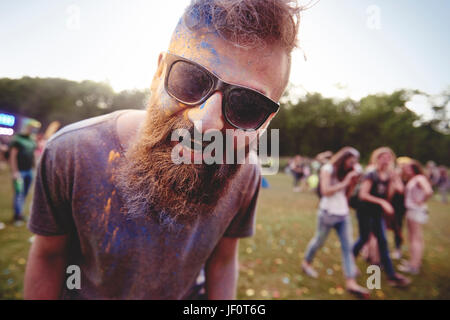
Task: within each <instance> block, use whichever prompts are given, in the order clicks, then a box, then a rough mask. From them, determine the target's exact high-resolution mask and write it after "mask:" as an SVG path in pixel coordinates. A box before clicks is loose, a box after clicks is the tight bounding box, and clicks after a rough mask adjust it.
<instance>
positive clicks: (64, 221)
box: [28, 145, 72, 236]
mask: <svg viewBox="0 0 450 320" xmlns="http://www.w3.org/2000/svg"><path fill="white" fill-rule="evenodd" d="M63 155H64V159H63ZM67 156H68V152H65V151H64V150H61V148H58V147H57V146H55V145H53V146H47V147H46V148H45V149H44V152H43V153H42V157H41V160H40V161H39V164H38V167H37V170H36V183H35V188H34V194H33V203H32V208H31V216H30V220H29V222H28V228H29V229H30V231H31V232H33V233H35V234H38V235H42V236H57V235H64V234H68V233H69V230H70V225H71V216H72V215H71V206H70V193H69V190H70V187H69V183H68V181H69V179H70V173H69V171H70V170H69V168H70V162H71V161H70V157H67Z"/></svg>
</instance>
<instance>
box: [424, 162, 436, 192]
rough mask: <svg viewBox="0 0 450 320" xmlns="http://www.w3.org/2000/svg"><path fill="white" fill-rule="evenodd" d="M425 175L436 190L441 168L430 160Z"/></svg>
mask: <svg viewBox="0 0 450 320" xmlns="http://www.w3.org/2000/svg"><path fill="white" fill-rule="evenodd" d="M424 174H425V176H426V177H427V178H428V181H430V183H431V186H432V187H433V188H435V187H436V185H437V183H438V181H439V168H438V167H437V166H436V163H435V162H434V161H431V160H430V161H428V162H427V164H426V168H425V170H424Z"/></svg>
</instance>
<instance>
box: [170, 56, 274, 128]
mask: <svg viewBox="0 0 450 320" xmlns="http://www.w3.org/2000/svg"><path fill="white" fill-rule="evenodd" d="M166 63H167V71H166V75H165V83H164V85H165V89H166V91H167V93H168V94H169V95H170V96H171V97H172V98H174V99H176V100H177V101H179V102H181V103H183V104H185V105H187V106H196V105H200V104H202V103H204V102H205V101H206V100H207V99H208V98H210V97H211V96H212V95H213V94H214V93H215V92H216V91H221V92H222V95H223V98H222V113H223V115H224V117H225V120H226V121H227V122H228V123H229V124H230V125H231V126H233V127H234V128H236V129H241V130H245V131H254V130H257V129H259V128H260V127H261V126H262V125H263V124H264V122H266V120H267V119H268V118H269V116H270V115H271V114H272V113H276V112H277V111H278V109H279V108H280V105H279V104H278V103H277V102H275V101H273V100H271V99H270V98H268V97H266V96H265V95H263V94H261V93H259V92H258V91H255V90H253V89H250V88H246V87H242V86H238V85H234V84H230V83H227V82H225V81H223V80H221V79H219V78H218V77H217V76H216V75H214V74H213V73H212V72H210V71H209V70H207V69H206V68H205V67H203V66H201V65H199V64H198V63H195V62H193V61H191V60H188V59H185V58H183V57H180V56H177V55H174V54H171V53H167V56H166Z"/></svg>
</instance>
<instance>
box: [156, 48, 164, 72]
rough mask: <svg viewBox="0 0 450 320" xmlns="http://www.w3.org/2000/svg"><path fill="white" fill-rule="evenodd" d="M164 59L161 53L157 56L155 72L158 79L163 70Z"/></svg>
mask: <svg viewBox="0 0 450 320" xmlns="http://www.w3.org/2000/svg"><path fill="white" fill-rule="evenodd" d="M164 57H165V53H164V52H161V53H160V54H159V56H158V68H157V71H156V76H157V77H158V78H159V77H161V74H162V70H163V65H162V64H163V61H164Z"/></svg>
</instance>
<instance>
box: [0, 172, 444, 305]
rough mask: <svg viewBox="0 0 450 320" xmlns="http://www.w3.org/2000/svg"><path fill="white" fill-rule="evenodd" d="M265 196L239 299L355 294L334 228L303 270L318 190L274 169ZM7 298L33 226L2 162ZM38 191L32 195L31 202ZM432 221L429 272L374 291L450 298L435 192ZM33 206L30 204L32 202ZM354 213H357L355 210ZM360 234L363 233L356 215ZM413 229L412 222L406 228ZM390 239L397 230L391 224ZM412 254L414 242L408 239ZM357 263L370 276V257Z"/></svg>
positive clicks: (2, 270) (19, 281) (18, 289)
mask: <svg viewBox="0 0 450 320" xmlns="http://www.w3.org/2000/svg"><path fill="white" fill-rule="evenodd" d="M268 180H269V183H270V185H271V188H270V189H263V190H261V193H260V199H259V203H258V214H257V221H256V224H257V225H256V234H255V236H254V237H252V238H247V239H243V240H242V241H241V243H240V249H239V250H240V272H239V283H238V298H239V299H352V298H353V297H352V296H350V295H349V294H347V293H346V292H345V291H344V290H343V285H344V277H343V275H342V267H341V252H340V244H339V241H338V238H337V236H336V234H335V233H334V232H331V233H330V236H329V238H328V239H327V241H326V242H325V245H324V247H323V248H322V249H321V250H320V251H319V252H318V254H317V255H316V258H315V260H314V265H315V267H316V268H317V270H318V271H319V273H320V278H319V279H317V280H315V279H310V278H307V277H306V276H305V275H304V274H303V273H302V272H301V270H300V267H299V266H300V262H301V259H302V257H303V254H304V251H305V248H306V246H307V244H308V242H309V240H310V239H311V237H312V236H313V235H314V231H315V227H316V208H317V204H318V199H317V197H316V196H315V194H314V193H312V192H303V193H294V192H292V188H291V178H290V176H287V175H285V174H279V175H276V176H270V177H268ZM0 181H2V184H1V185H0V195H1V196H0V221H2V222H4V223H5V224H6V228H5V229H3V230H0V299H21V298H22V297H23V295H22V291H23V275H24V271H25V263H26V259H27V255H28V250H29V247H30V242H29V238H30V237H31V236H32V234H31V233H30V232H29V231H28V230H27V229H26V228H25V227H14V226H13V225H12V223H11V218H12V209H11V202H12V200H11V197H12V184H11V183H10V175H9V172H8V171H7V170H6V169H5V168H3V169H1V168H0ZM29 201H30V199H28V203H29ZM429 207H430V221H429V223H428V224H426V225H425V229H424V235H425V246H426V248H425V255H424V262H423V268H422V272H421V274H420V275H418V276H414V277H412V279H413V283H412V285H411V286H410V287H409V288H407V289H396V288H391V287H389V286H388V285H387V283H386V279H385V277H384V275H383V276H382V284H381V285H382V288H381V290H374V291H373V292H372V298H373V299H450V265H449V264H450V257H449V255H448V247H449V245H450V238H449V236H448V233H447V232H448V230H449V227H450V206H449V205H443V204H441V203H439V202H438V201H436V200H431V201H430V203H429ZM26 208H27V213H28V208H29V205H28V204H27V206H26ZM353 216H354V215H353ZM353 226H354V227H353V231H354V237H355V239H356V236H357V234H358V230H357V227H356V226H357V224H356V221H355V220H354V221H353ZM404 232H405V235H406V230H405V231H404ZM389 243H390V244H391V245H392V243H393V237H392V234H391V232H389ZM405 253H406V256H407V247H405ZM357 264H358V266H359V268H360V270H361V272H362V273H363V275H362V276H361V278H360V279H359V280H358V281H359V283H360V284H365V282H366V279H367V275H365V270H366V268H367V264H366V263H365V262H364V261H362V259H360V260H358V261H357Z"/></svg>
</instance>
